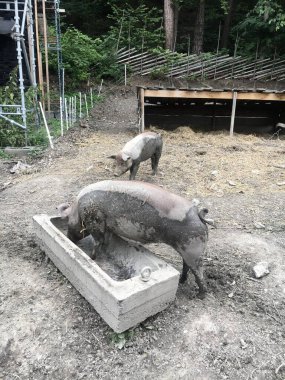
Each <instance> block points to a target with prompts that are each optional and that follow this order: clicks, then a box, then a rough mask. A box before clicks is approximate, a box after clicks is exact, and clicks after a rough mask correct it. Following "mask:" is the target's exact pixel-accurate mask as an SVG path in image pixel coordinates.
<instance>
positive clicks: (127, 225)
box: [58, 180, 208, 297]
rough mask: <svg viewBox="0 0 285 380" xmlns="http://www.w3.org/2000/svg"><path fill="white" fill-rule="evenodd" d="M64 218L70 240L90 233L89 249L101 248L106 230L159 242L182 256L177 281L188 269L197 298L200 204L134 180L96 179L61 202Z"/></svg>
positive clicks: (204, 231)
mask: <svg viewBox="0 0 285 380" xmlns="http://www.w3.org/2000/svg"><path fill="white" fill-rule="evenodd" d="M58 209H59V210H60V211H61V216H62V217H68V237H69V238H70V239H71V240H72V241H73V242H76V241H78V240H80V239H82V238H83V237H84V236H86V235H88V234H91V235H92V237H93V238H94V242H95V243H94V252H95V254H96V252H99V251H101V252H104V246H106V245H107V244H108V239H109V238H110V236H111V234H115V235H118V236H120V237H123V238H127V239H131V240H134V241H138V242H141V243H153V242H163V243H165V244H168V245H170V246H171V247H173V248H174V249H175V250H176V251H177V252H178V253H179V254H180V255H181V256H182V258H183V271H182V274H181V277H180V282H184V281H185V280H186V279H187V273H188V270H189V269H190V270H191V271H192V272H193V274H194V276H195V279H196V282H197V285H198V286H199V291H200V292H199V296H201V297H203V296H204V294H205V292H206V287H205V284H204V280H203V267H202V263H203V254H204V252H205V248H206V244H207V240H208V228H207V225H206V220H205V219H204V215H205V213H207V212H208V211H207V210H206V209H203V210H201V211H200V212H199V210H198V208H197V206H196V205H194V204H193V203H192V202H191V201H188V200H187V199H185V198H182V197H180V196H178V195H175V194H173V193H170V192H168V191H166V190H163V189H162V188H160V187H158V186H155V185H153V184H149V183H145V182H140V181H115V180H114V181H112V180H108V181H102V182H97V183H94V184H91V185H89V186H87V187H85V188H84V189H82V190H81V192H80V193H79V195H78V196H77V198H76V200H75V202H74V203H73V204H72V205H71V206H69V207H67V206H66V207H61V206H59V207H58Z"/></svg>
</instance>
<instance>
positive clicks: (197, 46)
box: [193, 0, 205, 54]
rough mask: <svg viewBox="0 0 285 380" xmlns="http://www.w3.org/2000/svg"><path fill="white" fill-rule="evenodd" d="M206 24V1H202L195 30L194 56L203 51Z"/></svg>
mask: <svg viewBox="0 0 285 380" xmlns="http://www.w3.org/2000/svg"><path fill="white" fill-rule="evenodd" d="M204 22H205V0H200V2H199V7H198V11H197V17H196V23H195V29H194V41H193V53H194V54H200V53H202V51H203V40H204Z"/></svg>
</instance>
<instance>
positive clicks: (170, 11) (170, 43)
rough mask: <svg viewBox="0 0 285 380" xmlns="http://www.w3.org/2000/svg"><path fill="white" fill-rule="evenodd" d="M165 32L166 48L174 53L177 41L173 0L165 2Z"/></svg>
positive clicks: (165, 0)
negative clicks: (175, 41)
mask: <svg viewBox="0 0 285 380" xmlns="http://www.w3.org/2000/svg"><path fill="white" fill-rule="evenodd" d="M164 30H165V48H166V49H169V50H171V51H173V49H174V39H175V37H174V32H175V14H174V7H173V4H172V0H164Z"/></svg>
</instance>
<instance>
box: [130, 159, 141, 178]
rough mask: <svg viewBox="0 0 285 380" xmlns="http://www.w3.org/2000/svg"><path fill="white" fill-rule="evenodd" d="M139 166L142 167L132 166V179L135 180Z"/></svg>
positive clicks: (137, 164) (136, 164)
mask: <svg viewBox="0 0 285 380" xmlns="http://www.w3.org/2000/svg"><path fill="white" fill-rule="evenodd" d="M139 166H140V164H139V163H133V164H132V166H131V167H130V179H135V177H136V174H137V172H138V169H139Z"/></svg>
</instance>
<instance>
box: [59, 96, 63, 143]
mask: <svg viewBox="0 0 285 380" xmlns="http://www.w3.org/2000/svg"><path fill="white" fill-rule="evenodd" d="M62 103H63V102H62V97H61V96H60V98H59V107H60V131H61V136H63V107H62Z"/></svg>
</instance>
